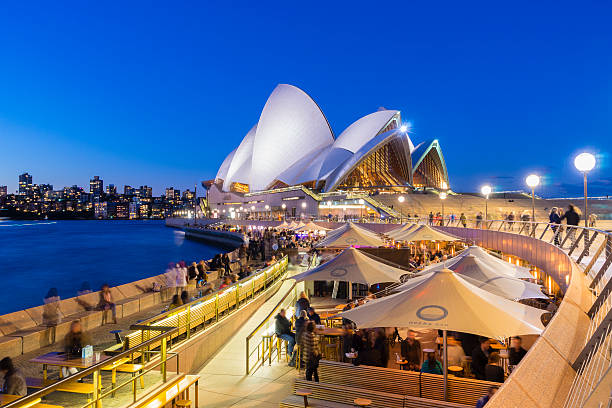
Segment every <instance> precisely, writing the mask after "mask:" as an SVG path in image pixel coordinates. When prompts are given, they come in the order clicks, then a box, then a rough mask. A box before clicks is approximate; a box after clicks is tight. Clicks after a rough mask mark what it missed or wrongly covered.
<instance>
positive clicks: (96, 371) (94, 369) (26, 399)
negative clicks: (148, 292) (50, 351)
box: [3, 328, 178, 408]
mask: <svg viewBox="0 0 612 408" xmlns="http://www.w3.org/2000/svg"><path fill="white" fill-rule="evenodd" d="M177 330H178V328H172V329H171V330H168V331H166V332H164V333H162V334H159V335H157V336H155V337H153V338H152V339H150V340H147V341H145V342H143V343H141V344H139V345H138V346H136V347H134V348H131V349H128V350H125V351H123V352H120V353H119V354H116V355H114V356H112V357H111V358H109V359H105V360H103V361H100V362H98V363H96V364H94V365H93V366H91V367H88V368H85V369H83V370H81V371H79V372H77V373H75V374H72V375H70V376H68V377H65V378H62V379H60V380H58V381H56V382H54V383H52V384H50V385H48V386H46V387H44V388H42V389H40V390H38V391H35V392H33V393H32V394H28V395H25V396H23V397H21V398H19V399H17V400H15V401H13V402H10V403H8V404H6V405H3V408H18V407H23V406H24V405H27V404H31V403H32V401H35V400H37V399H39V398H42V397H44V396H45V395H47V394H50V393H52V392H54V391H56V390H57V389H58V388H60V387H61V386H63V385H66V384H69V383H73V382H75V381H78V380H80V379H81V378H83V377H86V376H88V375H91V374H93V378H94V399H93V400H92V401H91V402H90V403H88V404H87V405H93V404H96V403H97V402H98V400H99V398H96V397H99V396H98V395H97V394H98V388H99V381H100V371H101V369H102V368H103V367H105V366H107V365H109V364H112V363H114V362H115V361H118V360H120V359H123V358H126V357H129V356H130V355H132V354H134V353H135V352H139V351H141V350H142V349H144V348H146V347H148V346H150V345H151V344H153V343H156V342H158V341H162V348H163V347H164V345H165V339H166V338H167V337H168V336H171V335H172V334H173V333H174V332H175V331H177ZM162 354H165V350H162ZM166 361H167V360H163V361H160V364H165V362H166ZM163 370H164V377H165V367H164V368H163Z"/></svg>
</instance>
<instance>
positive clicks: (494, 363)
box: [485, 351, 504, 382]
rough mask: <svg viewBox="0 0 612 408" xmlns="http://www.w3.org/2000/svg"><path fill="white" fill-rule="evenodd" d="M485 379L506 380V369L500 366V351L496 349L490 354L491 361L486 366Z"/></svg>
mask: <svg viewBox="0 0 612 408" xmlns="http://www.w3.org/2000/svg"><path fill="white" fill-rule="evenodd" d="M485 380H487V381H493V382H504V369H503V368H502V367H500V366H499V353H498V352H496V351H494V352H493V353H491V354H490V355H489V362H488V364H487V365H486V366H485Z"/></svg>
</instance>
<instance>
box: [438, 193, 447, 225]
mask: <svg viewBox="0 0 612 408" xmlns="http://www.w3.org/2000/svg"><path fill="white" fill-rule="evenodd" d="M445 184H446V183H445ZM438 197H440V202H441V203H442V226H444V200H446V197H447V194H446V192H445V191H442V192H441V193H440V194H439V195H438Z"/></svg>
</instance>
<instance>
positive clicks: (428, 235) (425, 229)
mask: <svg viewBox="0 0 612 408" xmlns="http://www.w3.org/2000/svg"><path fill="white" fill-rule="evenodd" d="M393 239H395V240H396V241H407V242H414V241H461V238H459V237H456V236H454V235H451V234H448V233H446V232H442V231H438V230H436V229H433V228H431V227H430V226H429V225H419V226H417V227H416V228H412V229H410V230H408V231H404V232H403V233H399V234H397V235H396V236H395V237H393Z"/></svg>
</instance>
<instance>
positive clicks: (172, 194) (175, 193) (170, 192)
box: [166, 187, 181, 201]
mask: <svg viewBox="0 0 612 408" xmlns="http://www.w3.org/2000/svg"><path fill="white" fill-rule="evenodd" d="M180 197H181V190H177V189H175V188H174V187H168V188H166V200H168V201H173V200H178V199H179V198H180Z"/></svg>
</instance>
